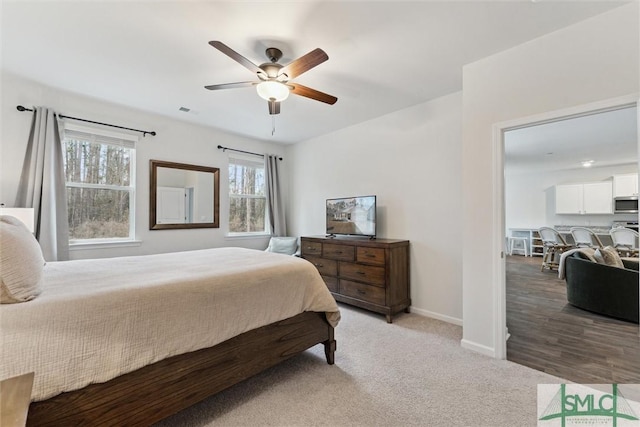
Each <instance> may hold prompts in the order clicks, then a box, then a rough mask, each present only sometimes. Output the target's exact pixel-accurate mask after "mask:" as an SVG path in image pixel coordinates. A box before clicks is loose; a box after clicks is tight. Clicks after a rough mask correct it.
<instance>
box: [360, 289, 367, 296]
mask: <svg viewBox="0 0 640 427" xmlns="http://www.w3.org/2000/svg"><path fill="white" fill-rule="evenodd" d="M358 293H359V294H360V295H366V294H367V293H366V292H365V291H363V290H362V289H358Z"/></svg>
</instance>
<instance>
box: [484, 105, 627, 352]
mask: <svg viewBox="0 0 640 427" xmlns="http://www.w3.org/2000/svg"><path fill="white" fill-rule="evenodd" d="M632 108H637V98H636V97H625V98H619V99H615V100H609V101H603V102H599V103H595V104H591V105H587V106H582V107H576V108H572V109H568V110H564V111H558V112H552V113H547V114H543V115H539V116H535V117H529V118H523V119H519V120H513V121H510V122H505V123H501V124H497V125H496V126H495V127H494V134H495V135H496V137H495V138H494V141H495V144H496V145H495V148H496V154H497V156H499V157H500V159H499V161H497V162H496V164H499V168H500V173H499V174H496V175H497V177H496V179H497V181H496V184H497V185H498V186H499V187H500V188H502V191H503V196H502V218H501V224H502V227H501V230H502V236H501V237H500V241H501V242H504V241H505V237H506V236H507V235H508V234H507V233H508V231H507V229H508V228H512V227H509V226H508V225H514V224H513V219H512V217H513V213H514V212H513V209H510V208H509V207H508V199H509V191H510V190H509V186H508V179H509V176H508V172H507V171H508V169H509V167H510V164H509V162H510V160H513V159H514V158H513V157H512V156H511V157H510V154H509V150H508V147H505V144H507V140H508V137H509V132H513V131H520V132H523V131H525V130H526V132H524V133H527V132H529V133H531V132H532V131H533V130H534V129H535V128H537V130H541V131H542V130H544V127H545V126H548V128H549V129H551V128H554V127H555V128H558V127H561V126H563V125H566V124H567V123H568V122H569V121H571V120H576V121H577V122H580V121H583V122H584V121H585V120H587V121H588V120H589V119H590V118H596V117H598V115H601V114H602V115H605V114H606V113H610V112H616V111H622V110H627V111H629V110H628V109H632ZM635 118H636V121H637V110H636V113H635ZM563 122H567V123H563ZM635 130H636V137H635V144H634V145H635V154H636V156H635V158H636V159H637V151H638V142H637V125H636V126H635ZM534 145H535V144H534ZM537 145H538V147H537V148H538V149H540V148H542V149H543V150H544V149H545V148H546V151H544V152H543V153H542V154H541V156H542V160H543V161H544V160H546V161H547V163H550V164H554V165H555V164H558V165H559V164H560V163H561V162H560V160H561V159H562V158H563V157H564V155H557V156H556V157H555V158H554V159H553V160H551V159H550V158H549V157H548V156H554V154H547V153H556V152H559V151H557V150H558V149H560V150H562V147H561V146H560V145H558V143H557V142H556V143H555V145H552V146H553V149H552V150H550V149H549V148H548V147H545V143H538V144H537ZM558 147H559V148H558ZM565 148H568V147H565ZM525 151H526V150H525ZM565 151H568V152H569V153H571V152H574V153H576V152H577V151H576V150H575V147H574V149H573V151H572V150H571V149H569V150H565ZM559 153H561V151H560V152H559ZM516 160H517V159H516ZM529 160H531V159H529ZM565 160H566V161H568V160H571V161H572V162H574V164H577V162H578V160H580V161H582V160H590V159H582V158H581V156H575V157H574V158H573V159H565ZM517 161H520V160H517ZM517 161H516V163H517ZM618 163H619V162H618ZM627 164H628V167H631V168H633V170H635V171H636V172H637V169H638V162H637V160H636V161H635V163H634V164H631V165H629V162H627ZM600 165H601V170H602V171H604V170H605V169H606V168H607V167H609V168H613V169H615V167H616V163H615V162H613V161H612V162H610V163H609V164H607V163H606V162H601V163H600ZM556 166H557V165H556ZM574 168H575V169H577V170H578V171H580V168H581V166H574ZM557 170H560V168H559V167H557ZM627 170H628V169H627ZM581 173H582V176H585V173H584V172H581ZM604 173H606V172H604ZM540 174H541V175H540V177H539V178H538V180H539V181H543V180H544V179H545V177H546V179H547V180H549V179H551V178H552V177H551V175H553V174H556V175H558V174H559V172H540ZM541 183H542V182H541ZM541 183H539V184H541ZM551 187H553V186H552V185H547V188H551ZM541 193H542V194H538V200H537V201H536V200H532V199H534V198H531V197H529V198H528V199H527V200H528V203H529V205H528V206H527V204H526V203H522V202H521V203H520V206H518V208H517V209H515V212H516V214H517V212H518V209H520V210H521V211H520V213H522V210H524V212H525V213H526V214H527V216H526V217H527V221H530V222H529V223H528V224H525V225H526V226H528V227H530V228H537V227H539V226H541V225H551V226H553V225H556V222H555V221H558V218H557V217H554V215H555V213H551V212H547V209H551V207H549V206H548V205H550V204H551V200H552V199H553V195H554V191H552V190H548V191H544V192H542V191H541ZM531 203H538V205H537V207H536V206H535V205H534V206H533V207H532V205H531ZM540 206H542V207H540ZM536 209H538V215H542V217H543V218H544V220H545V222H546V221H547V220H548V221H550V222H551V224H548V223H545V224H539V222H536V221H535V215H534V214H533V213H535V212H534V211H536ZM539 209H544V212H542V213H540V211H539ZM532 212H533V213H532ZM516 216H517V215H516ZM538 217H540V216H538ZM578 218H579V219H580V220H585V221H586V219H585V217H582V218H580V217H578ZM633 218H634V219H635V220H636V221H637V220H638V216H637V215H634V216H633ZM575 220H576V219H575V218H567V219H566V221H565V220H563V221H565V222H566V223H568V222H571V221H575ZM596 222H597V221H596ZM561 223H562V221H560V222H558V224H561ZM567 225H568V224H567ZM576 225H587V224H584V223H579V224H576ZM589 225H590V224H589ZM602 225H603V226H606V225H607V224H602ZM528 261H529V262H530V263H532V264H536V262H535V261H533V260H531V259H529V260H528ZM497 262H499V268H498V270H497V271H501V272H502V273H501V277H498V278H499V279H500V283H499V284H497V289H496V293H495V297H496V307H498V309H497V313H496V314H497V320H498V321H497V322H496V336H505V340H504V341H502V342H500V340H499V342H498V343H497V346H496V347H497V348H496V350H497V354H498V356H499V357H502V358H507V357H508V354H507V343H506V337H507V334H508V333H511V332H512V331H508V332H507V330H506V327H507V314H506V313H507V299H506V265H507V263H506V260H505V258H501V259H500V260H497ZM539 265H540V264H538V266H539ZM496 267H498V266H496ZM562 285H563V283H562V282H558V281H556V286H562ZM568 309H571V306H568ZM637 330H638V328H637V325H636V326H635V335H636V336H637ZM500 347H501V348H500ZM548 350H549V349H548ZM556 350H557V349H556ZM567 363H572V362H571V361H567Z"/></svg>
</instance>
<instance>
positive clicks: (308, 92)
mask: <svg viewBox="0 0 640 427" xmlns="http://www.w3.org/2000/svg"><path fill="white" fill-rule="evenodd" d="M287 86H289V87H290V88H291V93H295V94H296V95H300V96H304V97H306V98H311V99H315V100H316V101H320V102H324V103H327V104H331V105H333V104H335V103H336V102H337V101H338V98H336V97H335V96H332V95H329V94H327V93H324V92H320V91H319V90H315V89H311V88H310V87H306V86H302V85H301V84H298V83H287Z"/></svg>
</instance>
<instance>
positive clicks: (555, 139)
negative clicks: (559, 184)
mask: <svg viewBox="0 0 640 427" xmlns="http://www.w3.org/2000/svg"><path fill="white" fill-rule="evenodd" d="M637 117H638V111H637V108H636V107H633V108H624V109H619V110H614V111H608V112H601V113H597V114H591V115H586V116H582V117H577V118H571V119H567V120H560V121H556V122H552V123H546V124H541V125H537V126H531V127H526V128H522V129H516V130H511V131H508V132H505V137H504V141H505V171H506V172H507V173H527V172H543V171H554V170H568V169H579V168H581V167H583V166H582V164H581V163H582V162H583V161H588V160H593V164H592V166H591V167H603V166H619V165H628V164H631V163H635V162H636V161H637V158H638V120H637Z"/></svg>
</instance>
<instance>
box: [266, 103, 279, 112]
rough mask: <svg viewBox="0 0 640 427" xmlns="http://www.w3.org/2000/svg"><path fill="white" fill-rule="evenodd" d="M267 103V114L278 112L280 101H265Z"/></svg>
mask: <svg viewBox="0 0 640 427" xmlns="http://www.w3.org/2000/svg"><path fill="white" fill-rule="evenodd" d="M267 102H268V103H269V114H271V115H273V114H280V103H279V102H278V101H267Z"/></svg>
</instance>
